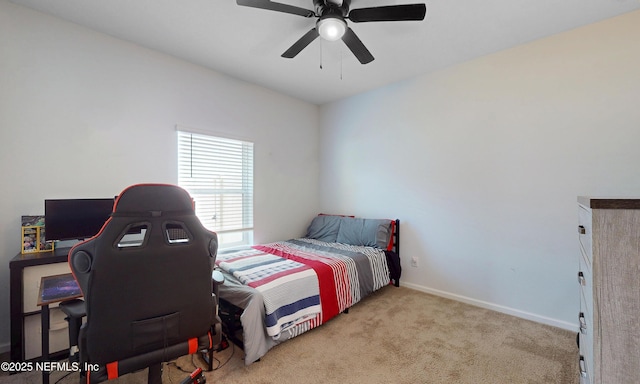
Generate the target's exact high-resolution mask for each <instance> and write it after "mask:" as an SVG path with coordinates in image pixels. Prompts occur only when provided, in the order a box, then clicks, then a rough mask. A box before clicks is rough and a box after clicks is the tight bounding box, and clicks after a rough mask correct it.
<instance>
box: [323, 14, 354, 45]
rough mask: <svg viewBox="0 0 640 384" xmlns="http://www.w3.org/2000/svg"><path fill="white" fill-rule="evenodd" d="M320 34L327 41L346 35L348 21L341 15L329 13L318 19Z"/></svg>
mask: <svg viewBox="0 0 640 384" xmlns="http://www.w3.org/2000/svg"><path fill="white" fill-rule="evenodd" d="M317 28H318V34H320V37H322V38H323V39H325V40H327V41H336V40H339V39H341V38H342V36H344V33H345V32H346V30H347V23H346V22H345V21H344V20H343V19H342V18H340V17H337V16H334V15H328V16H327V17H321V18H320V20H318V25H317Z"/></svg>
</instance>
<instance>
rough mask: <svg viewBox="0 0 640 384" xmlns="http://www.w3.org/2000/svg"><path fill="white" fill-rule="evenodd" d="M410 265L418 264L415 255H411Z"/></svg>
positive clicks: (415, 265)
mask: <svg viewBox="0 0 640 384" xmlns="http://www.w3.org/2000/svg"><path fill="white" fill-rule="evenodd" d="M411 266H412V267H417V266H418V258H417V257H416V256H413V257H412V258H411Z"/></svg>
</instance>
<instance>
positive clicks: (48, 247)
mask: <svg viewBox="0 0 640 384" xmlns="http://www.w3.org/2000/svg"><path fill="white" fill-rule="evenodd" d="M45 234H46V232H45V225H44V216H42V215H40V216H22V231H21V235H22V239H21V241H22V246H21V253H22V254H25V253H33V252H47V251H53V248H54V245H53V242H51V241H46V236H45Z"/></svg>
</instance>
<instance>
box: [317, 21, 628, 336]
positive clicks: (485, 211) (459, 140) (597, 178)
mask: <svg viewBox="0 0 640 384" xmlns="http://www.w3.org/2000/svg"><path fill="white" fill-rule="evenodd" d="M638 42H640V12H634V13H629V14H626V15H623V16H620V17H616V18H613V19H610V20H607V21H604V22H600V23H597V24H592V25H589V26H586V27H583V28H579V29H576V30H572V31H569V32H566V33H562V34H559V35H555V36H552V37H549V38H545V39H542V40H538V41H535V42H532V43H530V44H526V45H522V46H519V47H516V48H513V49H509V50H506V51H502V52H499V53H496V54H492V55H489V56H485V57H482V58H479V59H476V60H473V61H469V62H467V63H464V64H461V65H458V66H455V67H451V68H448V69H445V70H442V71H439V72H436V73H432V74H427V75H424V76H420V77H418V78H415V79H411V80H408V81H405V82H401V83H396V84H393V85H390V86H387V87H384V88H380V89H377V90H374V91H372V92H368V93H365V94H361V95H358V96H355V97H352V98H349V99H347V100H344V101H340V102H336V103H333V104H329V105H326V106H324V107H323V108H322V109H321V130H322V134H321V142H322V144H321V157H322V162H321V182H320V185H321V187H322V188H323V189H322V193H321V199H322V210H323V211H325V212H335V213H349V214H356V215H360V216H366V217H389V218H396V217H397V218H399V219H401V220H402V231H403V236H402V255H401V256H402V260H403V264H402V265H403V268H404V270H403V283H404V284H405V285H408V286H411V287H414V288H417V289H421V290H425V291H428V292H432V293H436V294H440V295H444V296H448V297H452V298H455V299H459V300H463V301H468V302H471V303H474V304H477V305H481V306H486V307H490V308H493V309H497V310H501V311H504V312H508V313H512V314H516V315H518V316H522V317H526V318H531V319H534V320H537V321H542V322H545V323H549V324H553V325H557V326H561V327H565V328H570V329H572V328H574V327H575V324H577V321H576V316H577V312H578V297H579V296H578V286H577V283H576V281H577V280H576V273H577V265H578V258H577V257H578V254H579V253H578V252H579V251H578V248H577V247H578V246H577V234H576V233H577V232H576V225H577V224H576V223H577V211H576V196H577V195H582V194H586V195H589V194H593V195H613V196H640V167H639V165H640V150H639V149H638V146H639V143H640V44H639V43H638ZM412 257H416V258H417V259H418V267H417V268H414V267H411V266H410V260H411V258H412Z"/></svg>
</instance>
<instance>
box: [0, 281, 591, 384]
mask: <svg viewBox="0 0 640 384" xmlns="http://www.w3.org/2000/svg"><path fill="white" fill-rule="evenodd" d="M216 358H217V359H218V360H219V363H216V365H217V366H219V368H217V369H216V370H214V371H212V372H206V378H207V382H209V383H223V384H227V383H228V384H236V383H237V384H240V383H242V384H276V383H296V384H300V383H302V384H304V383H345V384H348V383H365V382H366V383H397V384H416V383H425V384H427V383H428V384H440V383H442V384H444V383H447V384H449V383H460V384H467V383H468V384H471V383H473V384H483V383H486V384H496V383H509V384H517V383H523V384H524V383H527V384H533V383H535V384H539V383H554V384H577V383H578V364H577V361H578V349H577V346H576V342H575V333H572V332H569V331H566V330H562V329H558V328H554V327H550V326H547V325H543V324H539V323H535V322H532V321H528V320H523V319H520V318H516V317H513V316H509V315H505V314H502V313H498V312H495V311H491V310H487V309H483V308H478V307H475V306H471V305H468V304H464V303H461V302H457V301H453V300H449V299H444V298H441V297H437V296H433V295H429V294H426V293H423V292H419V291H416V290H412V289H408V288H404V287H400V288H396V287H392V286H389V287H385V288H383V289H382V290H380V291H378V292H376V293H374V294H373V295H371V296H369V297H367V298H365V299H364V300H363V301H361V302H360V303H358V304H356V305H355V306H353V307H352V308H351V309H350V310H349V313H347V314H341V315H339V316H338V317H336V318H334V319H332V320H331V321H329V322H327V323H326V324H324V325H322V326H321V327H319V328H316V329H313V330H311V331H309V332H307V333H305V334H303V335H301V336H299V337H297V338H295V339H292V340H289V341H287V342H285V343H283V344H281V345H278V346H276V347H275V348H273V349H272V350H271V351H269V352H268V353H267V354H266V355H265V356H264V357H263V358H262V359H261V360H260V361H258V362H256V363H254V364H251V365H250V366H245V365H244V362H243V352H242V350H241V349H239V348H237V347H233V346H232V347H229V348H227V349H226V350H224V351H222V352H220V353H217V354H216ZM195 366H200V367H204V364H203V363H202V362H201V361H200V360H199V359H198V358H197V357H196V358H194V357H191V356H185V357H182V358H180V359H178V360H176V361H173V362H171V363H168V364H165V367H164V371H163V381H164V383H180V382H181V381H182V379H184V378H185V377H186V376H187V373H186V372H191V371H193V370H194V369H195ZM39 376H40V373H39V372H30V373H25V374H19V375H12V376H6V375H5V376H0V384H18V383H33V382H40V379H39ZM145 379H146V372H145V371H141V372H137V373H134V374H131V375H126V376H123V377H122V378H120V379H117V380H115V381H111V382H110V383H113V384H116V383H120V384H137V383H143V382H144V381H145ZM58 380H59V383H61V384H68V383H77V382H78V374H75V373H74V374H71V375H69V376H68V377H63V373H62V372H54V373H52V375H51V383H52V384H53V383H55V382H56V381H58Z"/></svg>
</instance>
